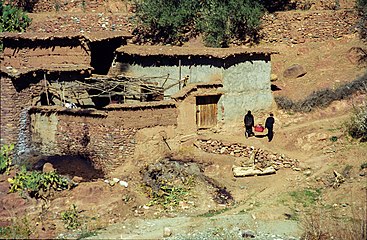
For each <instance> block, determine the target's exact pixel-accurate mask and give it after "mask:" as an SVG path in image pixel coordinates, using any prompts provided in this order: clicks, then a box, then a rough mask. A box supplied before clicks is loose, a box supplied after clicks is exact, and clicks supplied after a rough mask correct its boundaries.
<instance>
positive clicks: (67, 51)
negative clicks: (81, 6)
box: [0, 33, 129, 150]
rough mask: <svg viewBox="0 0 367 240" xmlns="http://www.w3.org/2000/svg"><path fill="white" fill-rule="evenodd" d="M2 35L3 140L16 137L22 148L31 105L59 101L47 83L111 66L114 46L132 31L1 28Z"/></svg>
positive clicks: (81, 76)
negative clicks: (106, 32) (58, 31)
mask: <svg viewBox="0 0 367 240" xmlns="http://www.w3.org/2000/svg"><path fill="white" fill-rule="evenodd" d="M0 38H1V41H2V42H3V46H4V51H3V53H2V55H1V56H0V57H1V59H0V61H1V64H0V77H1V89H0V90H1V91H0V94H1V95H0V96H1V99H0V100H1V102H0V104H1V105H0V106H1V115H0V117H1V118H0V121H1V129H0V139H1V141H0V142H1V143H2V144H3V143H17V146H18V149H20V148H21V145H22V141H24V138H25V136H22V135H21V134H20V133H22V132H23V130H24V128H29V125H28V123H29V115H28V114H27V112H28V109H29V108H30V107H32V106H35V105H49V104H51V103H50V102H52V101H57V98H55V99H53V98H52V96H51V94H45V92H46V91H45V89H46V88H47V86H49V85H51V84H54V85H58V84H60V83H64V86H65V85H68V84H70V83H72V82H74V81H75V80H83V79H85V78H86V77H88V76H90V75H91V74H92V73H97V74H103V73H105V72H107V71H108V69H109V66H110V65H111V62H112V59H113V51H114V50H115V49H116V48H117V47H118V46H121V45H122V44H126V39H127V38H129V34H126V33H122V34H121V33H120V34H114V35H112V34H109V36H106V35H104V34H99V33H95V34H89V35H78V34H60V35H55V34H52V35H50V34H37V35H36V34H31V33H2V34H1V35H0ZM101 45H102V47H101ZM101 48H102V49H101ZM27 116H28V117H27ZM22 129H23V130H22ZM22 139H23V140H22ZM23 150H24V149H23Z"/></svg>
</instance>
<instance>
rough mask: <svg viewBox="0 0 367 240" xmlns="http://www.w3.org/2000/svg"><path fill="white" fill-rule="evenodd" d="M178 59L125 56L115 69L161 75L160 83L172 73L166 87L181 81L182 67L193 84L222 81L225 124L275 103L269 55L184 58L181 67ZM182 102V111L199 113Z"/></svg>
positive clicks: (221, 106)
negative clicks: (249, 111) (248, 111)
mask: <svg viewBox="0 0 367 240" xmlns="http://www.w3.org/2000/svg"><path fill="white" fill-rule="evenodd" d="M124 61H126V62H124ZM178 61H179V60H178V59H177V58H172V57H167V58H164V57H162V56H160V57H157V58H156V59H154V58H153V57H138V56H134V57H132V56H128V57H126V58H123V56H122V57H121V58H119V62H117V65H116V66H115V68H116V69H120V70H121V71H122V72H124V73H126V74H127V75H130V76H135V77H139V76H144V77H147V76H152V77H160V78H154V79H152V80H153V81H157V82H159V85H160V86H162V84H163V82H164V81H165V76H167V74H169V79H168V80H167V82H166V83H165V85H164V87H167V86H170V85H172V84H175V83H177V81H178V79H179V78H180V77H179V76H180V68H181V77H184V76H186V75H189V77H190V78H189V83H202V82H211V81H215V80H217V81H221V82H222V83H223V95H222V97H221V98H220V100H219V102H218V111H217V112H218V122H222V123H228V122H233V121H239V120H240V119H242V117H243V114H244V113H245V112H246V111H247V110H251V111H254V112H256V111H263V110H267V109H269V108H270V107H271V105H272V102H273V96H272V91H271V84H270V73H271V62H270V56H268V55H266V56H265V55H254V56H249V55H239V56H232V57H228V58H224V59H221V58H210V57H202V58H197V57H195V58H191V59H185V58H183V59H182V61H181V67H180V66H179V64H178ZM178 91H179V86H178V85H175V86H173V87H172V88H169V89H168V90H166V91H165V96H166V97H169V96H171V95H173V94H175V93H177V92H178ZM221 91H222V89H221ZM181 105H182V106H180V109H181V110H180V112H181V111H183V110H182V109H185V108H186V109H187V110H186V111H187V114H186V113H185V114H181V115H187V116H186V117H187V118H188V119H190V117H192V116H193V117H195V116H196V113H195V112H194V113H192V111H191V110H189V108H190V107H188V106H185V105H186V103H181ZM190 111H191V112H190ZM190 114H192V116H191V115H190ZM181 115H180V116H181ZM189 115H190V117H189ZM180 121H181V120H180V119H179V122H180ZM179 125H181V124H179Z"/></svg>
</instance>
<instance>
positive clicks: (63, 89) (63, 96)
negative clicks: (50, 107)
mask: <svg viewBox="0 0 367 240" xmlns="http://www.w3.org/2000/svg"><path fill="white" fill-rule="evenodd" d="M61 87H62V99H61V101H62V104H63V107H65V82H63V83H62V85H61Z"/></svg>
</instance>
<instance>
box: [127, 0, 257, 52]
mask: <svg viewBox="0 0 367 240" xmlns="http://www.w3.org/2000/svg"><path fill="white" fill-rule="evenodd" d="M134 5H135V11H136V12H135V13H136V15H135V17H136V19H135V20H136V23H137V24H138V25H137V28H136V29H135V30H134V34H135V35H136V36H137V41H138V42H143V43H144V42H146V41H150V42H152V43H166V44H167V43H172V44H176V45H180V44H182V42H184V41H188V40H189V38H190V37H192V36H195V35H197V34H198V33H203V37H204V42H205V44H206V45H207V46H211V47H226V46H228V44H229V43H230V42H231V41H233V40H241V41H243V40H256V39H257V37H258V36H257V32H258V30H259V26H260V18H261V16H262V13H263V8H262V6H261V5H260V4H259V3H258V1H250V0H202V1H191V0H182V1H175V0H160V1H156V0H145V1H144V0H134Z"/></svg>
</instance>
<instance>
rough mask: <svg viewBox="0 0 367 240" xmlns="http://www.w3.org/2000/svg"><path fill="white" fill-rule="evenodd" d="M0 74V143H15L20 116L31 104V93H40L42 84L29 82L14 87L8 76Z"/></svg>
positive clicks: (19, 127)
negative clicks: (26, 84)
mask: <svg viewBox="0 0 367 240" xmlns="http://www.w3.org/2000/svg"><path fill="white" fill-rule="evenodd" d="M0 76H1V91H0V94H1V95H0V96H1V97H0V106H1V114H0V121H1V128H0V136H1V141H0V142H1V144H11V143H14V144H15V143H17V142H18V137H19V129H21V126H20V116H21V113H22V112H23V111H26V109H27V108H28V107H30V106H31V105H32V96H33V94H37V93H38V94H40V92H41V91H42V85H41V84H40V83H39V82H38V83H31V84H30V85H29V86H28V87H27V88H20V89H16V88H15V85H14V83H13V81H12V79H11V78H10V77H7V76H5V75H0Z"/></svg>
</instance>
